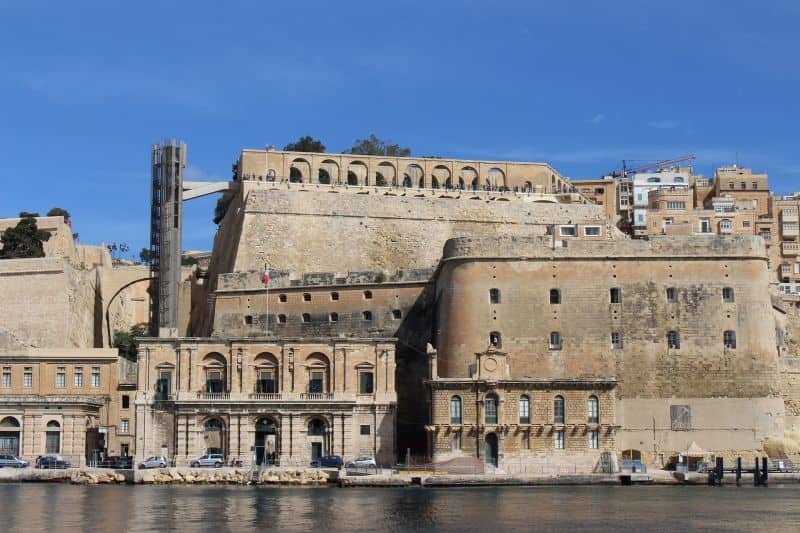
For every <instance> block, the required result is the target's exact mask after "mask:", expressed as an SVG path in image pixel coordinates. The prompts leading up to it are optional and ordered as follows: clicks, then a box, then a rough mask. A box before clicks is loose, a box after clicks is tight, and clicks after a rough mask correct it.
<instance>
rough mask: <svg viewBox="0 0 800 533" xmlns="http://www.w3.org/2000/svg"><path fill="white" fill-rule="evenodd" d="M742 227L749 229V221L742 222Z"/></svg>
mask: <svg viewBox="0 0 800 533" xmlns="http://www.w3.org/2000/svg"><path fill="white" fill-rule="evenodd" d="M742 227H743V228H749V227H750V221H749V220H742Z"/></svg>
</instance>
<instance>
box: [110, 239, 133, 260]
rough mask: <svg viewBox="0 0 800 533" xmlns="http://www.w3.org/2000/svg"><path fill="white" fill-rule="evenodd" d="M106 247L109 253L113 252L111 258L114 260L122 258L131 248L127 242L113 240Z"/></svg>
mask: <svg viewBox="0 0 800 533" xmlns="http://www.w3.org/2000/svg"><path fill="white" fill-rule="evenodd" d="M106 248H108V253H110V254H111V259H113V260H114V261H119V260H120V259H122V256H123V254H126V253H128V252H129V251H130V249H131V247H130V246H129V245H128V243H126V242H112V243H111V244H106Z"/></svg>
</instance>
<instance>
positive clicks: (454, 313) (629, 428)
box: [435, 237, 784, 453]
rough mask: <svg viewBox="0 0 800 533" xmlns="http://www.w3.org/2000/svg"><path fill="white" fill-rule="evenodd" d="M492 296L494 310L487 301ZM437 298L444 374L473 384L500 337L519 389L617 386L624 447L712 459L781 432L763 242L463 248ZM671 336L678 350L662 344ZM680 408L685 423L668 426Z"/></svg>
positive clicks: (445, 272) (451, 246)
mask: <svg viewBox="0 0 800 533" xmlns="http://www.w3.org/2000/svg"><path fill="white" fill-rule="evenodd" d="M493 288H494V289H498V290H499V293H500V301H499V303H494V304H493V303H491V301H490V297H489V294H490V293H489V291H490V289H493ZM726 288H727V289H731V291H732V292H731V293H730V298H727V299H726V298H725V297H724V296H723V289H726ZM612 289H614V290H615V291H616V294H617V296H618V298H617V299H616V300H614V299H613V298H612V295H611V294H612ZM667 289H672V291H670V294H672V295H673V296H672V297H669V296H668V291H667ZM551 290H556V291H558V299H557V301H556V302H552V301H551V299H550V293H551ZM436 291H437V312H436V316H437V330H436V332H435V340H436V346H437V349H438V351H439V359H438V371H439V375H440V376H442V377H467V376H468V375H469V368H470V365H471V364H474V362H475V355H474V354H475V353H476V352H479V351H482V350H485V349H486V346H487V345H488V344H489V341H490V332H497V333H498V334H499V335H500V338H501V339H502V346H501V347H500V349H501V350H502V351H504V352H507V353H508V354H509V355H508V358H509V364H510V369H511V376H512V378H520V379H525V378H534V379H570V378H575V377H586V378H590V377H593V376H594V377H607V378H614V379H616V380H617V382H618V387H617V389H616V395H617V399H618V408H617V416H618V418H617V422H618V423H619V424H620V425H621V426H622V428H623V429H622V430H621V431H622V432H621V434H620V439H619V446H620V449H626V448H628V447H630V448H635V449H640V448H642V443H644V447H643V451H651V452H653V451H654V450H663V451H665V452H667V453H672V452H679V451H681V450H685V449H686V447H688V445H689V444H690V443H691V440H696V441H697V443H698V444H699V445H700V446H701V447H705V449H715V450H724V449H728V447H730V448H731V449H757V448H759V447H760V445H761V439H762V438H764V437H765V436H767V435H769V434H772V433H774V432H775V431H777V430H778V429H779V428H781V426H782V423H783V416H784V408H783V401H782V399H781V398H780V383H781V380H780V373H779V366H778V350H777V345H776V343H777V339H776V336H775V321H774V320H775V319H774V316H773V306H772V300H771V298H770V294H769V273H768V270H767V261H766V255H765V251H764V244H763V241H762V240H761V239H760V238H758V237H729V238H723V237H708V238H706V237H684V238H680V237H669V238H655V239H653V240H651V241H620V242H613V243H612V242H608V241H602V242H601V241H598V242H582V241H569V242H568V243H567V246H566V247H563V246H562V247H556V248H553V247H552V241H550V242H548V240H547V239H520V238H509V237H506V238H501V239H491V240H487V239H459V240H454V241H450V242H448V244H447V246H446V247H445V258H444V260H443V264H442V268H441V274H440V276H439V278H438V279H437V282H436ZM670 331H674V332H676V333H677V334H678V339H679V346H670V345H669V344H668V340H667V336H668V332H670ZM725 331H732V332H734V333H735V341H736V343H735V347H731V346H726V345H725V343H724V336H723V332H725ZM553 332H557V333H558V334H559V337H560V343H559V345H558V346H553V345H552V343H551V341H550V339H551V338H552V337H551V334H552V333H553ZM613 333H617V334H618V335H619V337H618V344H612V334H613ZM673 406H679V407H678V408H679V409H684V407H685V409H684V411H683V412H687V413H690V414H689V415H687V416H686V418H685V419H680V420H677V421H676V420H673V419H672V413H673ZM676 409H677V408H676ZM687 439H688V441H689V442H685V441H686V440H687Z"/></svg>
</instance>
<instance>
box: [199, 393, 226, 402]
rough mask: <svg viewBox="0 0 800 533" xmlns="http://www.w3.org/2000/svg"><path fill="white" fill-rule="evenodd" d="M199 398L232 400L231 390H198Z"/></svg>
mask: <svg viewBox="0 0 800 533" xmlns="http://www.w3.org/2000/svg"><path fill="white" fill-rule="evenodd" d="M197 399H198V400H230V399H231V393H230V392H198V393H197Z"/></svg>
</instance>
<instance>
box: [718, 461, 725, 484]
mask: <svg viewBox="0 0 800 533" xmlns="http://www.w3.org/2000/svg"><path fill="white" fill-rule="evenodd" d="M724 466H725V463H724V460H723V458H722V457H717V468H716V477H717V485H719V486H720V487H721V486H722V475H723V469H724Z"/></svg>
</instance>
